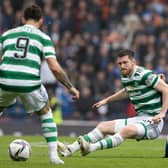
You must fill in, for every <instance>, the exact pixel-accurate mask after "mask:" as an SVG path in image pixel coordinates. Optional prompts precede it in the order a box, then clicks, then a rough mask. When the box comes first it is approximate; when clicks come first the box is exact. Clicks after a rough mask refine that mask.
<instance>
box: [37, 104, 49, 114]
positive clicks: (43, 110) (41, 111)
mask: <svg viewBox="0 0 168 168" xmlns="http://www.w3.org/2000/svg"><path fill="white" fill-rule="evenodd" d="M49 110H50V105H49V103H47V104H46V106H45V107H43V108H42V109H41V110H40V111H39V112H37V113H38V114H40V115H41V114H46V113H48V112H49Z"/></svg>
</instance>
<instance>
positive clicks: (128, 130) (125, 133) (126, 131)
mask: <svg viewBox="0 0 168 168" xmlns="http://www.w3.org/2000/svg"><path fill="white" fill-rule="evenodd" d="M120 134H121V136H122V137H123V138H124V139H125V138H133V137H135V136H136V135H137V128H136V127H135V126H134V125H128V126H125V127H123V128H122V129H121V131H120Z"/></svg>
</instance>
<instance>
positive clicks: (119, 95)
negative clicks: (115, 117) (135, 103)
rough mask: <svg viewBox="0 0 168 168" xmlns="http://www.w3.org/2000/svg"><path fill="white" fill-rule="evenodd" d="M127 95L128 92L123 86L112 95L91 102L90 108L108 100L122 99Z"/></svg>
mask: <svg viewBox="0 0 168 168" xmlns="http://www.w3.org/2000/svg"><path fill="white" fill-rule="evenodd" d="M127 97H128V93H127V91H126V90H125V88H123V89H121V90H119V91H118V92H116V93H114V94H113V95H111V96H108V97H106V98H104V99H102V100H100V101H99V102H97V103H95V104H93V106H92V108H98V107H100V106H102V105H104V104H107V103H109V102H112V101H117V100H122V99H124V98H127Z"/></svg>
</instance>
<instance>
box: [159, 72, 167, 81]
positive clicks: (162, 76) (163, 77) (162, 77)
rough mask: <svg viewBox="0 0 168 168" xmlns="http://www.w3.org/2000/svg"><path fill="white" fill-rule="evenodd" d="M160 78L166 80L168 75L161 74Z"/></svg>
mask: <svg viewBox="0 0 168 168" xmlns="http://www.w3.org/2000/svg"><path fill="white" fill-rule="evenodd" d="M159 78H160V79H162V80H164V81H166V76H165V74H163V73H161V74H159Z"/></svg>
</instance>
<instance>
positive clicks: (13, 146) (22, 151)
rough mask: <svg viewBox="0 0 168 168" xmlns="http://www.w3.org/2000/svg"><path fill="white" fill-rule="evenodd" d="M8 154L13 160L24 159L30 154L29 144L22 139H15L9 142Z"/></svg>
mask: <svg viewBox="0 0 168 168" xmlns="http://www.w3.org/2000/svg"><path fill="white" fill-rule="evenodd" d="M8 152H9V156H10V157H11V159H12V160H14V161H26V160H28V159H29V158H30V155H31V146H30V144H29V143H28V142H27V141H25V140H23V139H15V140H14V141H12V142H11V143H10V144H9V148H8Z"/></svg>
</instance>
